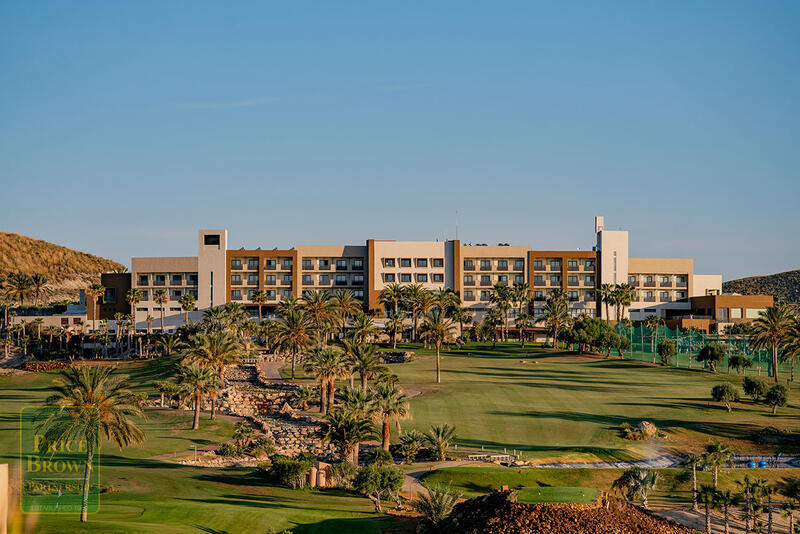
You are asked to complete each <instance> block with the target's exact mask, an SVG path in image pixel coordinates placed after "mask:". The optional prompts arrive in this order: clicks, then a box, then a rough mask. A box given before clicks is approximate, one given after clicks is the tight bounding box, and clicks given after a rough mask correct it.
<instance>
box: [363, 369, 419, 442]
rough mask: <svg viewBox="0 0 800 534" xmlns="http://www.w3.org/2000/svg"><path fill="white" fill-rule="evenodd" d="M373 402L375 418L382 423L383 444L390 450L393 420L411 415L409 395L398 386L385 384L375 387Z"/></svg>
mask: <svg viewBox="0 0 800 534" xmlns="http://www.w3.org/2000/svg"><path fill="white" fill-rule="evenodd" d="M372 402H373V407H374V413H375V418H376V419H377V420H378V421H379V422H380V423H381V436H382V441H381V446H382V447H383V450H385V451H388V450H389V441H390V439H391V435H390V430H389V429H390V425H391V422H392V421H398V422H399V421H400V419H407V418H409V417H411V411H410V410H409V407H408V397H407V396H406V395H405V394H404V393H403V392H402V390H400V389H398V388H397V387H394V386H388V385H385V384H383V385H380V386H378V387H377V388H375V392H374V394H373V398H372Z"/></svg>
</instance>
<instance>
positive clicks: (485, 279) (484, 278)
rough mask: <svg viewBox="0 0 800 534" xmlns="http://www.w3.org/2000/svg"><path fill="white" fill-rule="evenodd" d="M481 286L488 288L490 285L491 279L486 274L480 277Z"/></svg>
mask: <svg viewBox="0 0 800 534" xmlns="http://www.w3.org/2000/svg"><path fill="white" fill-rule="evenodd" d="M481 285H482V286H490V285H492V277H491V276H489V275H488V274H482V275H481Z"/></svg>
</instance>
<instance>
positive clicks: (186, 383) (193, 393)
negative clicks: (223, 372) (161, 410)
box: [178, 365, 219, 430]
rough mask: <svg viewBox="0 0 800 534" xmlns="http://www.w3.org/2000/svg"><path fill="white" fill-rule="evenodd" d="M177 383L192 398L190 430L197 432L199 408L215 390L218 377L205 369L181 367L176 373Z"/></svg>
mask: <svg viewBox="0 0 800 534" xmlns="http://www.w3.org/2000/svg"><path fill="white" fill-rule="evenodd" d="M178 383H179V384H180V385H181V386H182V387H183V390H184V391H185V392H186V393H187V394H188V395H189V396H190V397H191V398H192V403H193V405H194V421H193V422H192V430H197V429H199V428H200V407H201V404H202V403H203V398H204V397H206V396H207V395H209V394H210V393H211V392H212V391H214V390H216V389H217V387H218V383H219V376H218V375H217V373H215V372H214V371H213V370H211V369H209V368H207V367H197V366H194V365H193V366H190V367H189V366H182V367H181V368H180V369H179V371H178Z"/></svg>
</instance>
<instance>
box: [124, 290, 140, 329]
mask: <svg viewBox="0 0 800 534" xmlns="http://www.w3.org/2000/svg"><path fill="white" fill-rule="evenodd" d="M143 296H144V295H142V290H141V289H137V288H135V287H134V288H131V289H129V290H128V293H127V294H126V295H125V299H126V300H127V301H128V304H130V305H131V316H132V317H134V318H135V317H136V306H137V305H138V304H139V303H140V302H141V301H142V297H143ZM134 324H135V319H134Z"/></svg>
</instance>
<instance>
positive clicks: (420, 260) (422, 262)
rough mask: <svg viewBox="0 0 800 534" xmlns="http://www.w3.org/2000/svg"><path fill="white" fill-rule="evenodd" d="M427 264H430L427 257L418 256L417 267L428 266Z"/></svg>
mask: <svg viewBox="0 0 800 534" xmlns="http://www.w3.org/2000/svg"><path fill="white" fill-rule="evenodd" d="M427 266H428V259H427V258H417V267H427Z"/></svg>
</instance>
